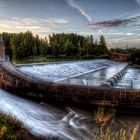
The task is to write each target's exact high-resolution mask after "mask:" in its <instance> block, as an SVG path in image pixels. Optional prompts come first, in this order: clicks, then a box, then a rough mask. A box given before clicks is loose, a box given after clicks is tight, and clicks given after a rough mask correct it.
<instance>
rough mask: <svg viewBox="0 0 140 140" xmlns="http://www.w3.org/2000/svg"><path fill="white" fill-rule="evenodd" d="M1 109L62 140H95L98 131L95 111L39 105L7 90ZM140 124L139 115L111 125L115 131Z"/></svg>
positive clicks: (1, 94) (0, 100)
mask: <svg viewBox="0 0 140 140" xmlns="http://www.w3.org/2000/svg"><path fill="white" fill-rule="evenodd" d="M0 106H1V110H2V111H4V112H6V113H11V114H13V115H14V116H16V117H17V119H19V120H20V121H22V122H23V124H24V125H25V126H26V127H27V128H29V130H30V131H31V132H33V133H34V134H36V135H43V136H45V137H48V138H54V137H57V138H59V139H60V140H94V139H95V134H96V133H97V132H98V127H97V124H96V123H95V120H94V112H92V111H91V112H90V111H85V110H82V109H77V108H73V107H61V108H60V107H56V106H53V105H49V104H47V103H45V104H44V103H41V104H38V103H35V102H32V101H29V100H25V99H22V98H20V97H17V96H15V95H12V94H10V93H7V92H5V91H3V90H0ZM139 121H140V118H139V117H135V116H131V117H129V116H117V118H116V119H115V120H114V121H112V122H111V123H110V124H109V126H111V131H119V130H120V127H122V128H127V129H129V131H132V130H133V128H134V127H135V126H136V124H137V123H138V122H139ZM139 130H140V129H139ZM138 132H139V131H138ZM139 135H140V133H138V134H137V136H139Z"/></svg>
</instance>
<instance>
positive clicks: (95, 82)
mask: <svg viewBox="0 0 140 140" xmlns="http://www.w3.org/2000/svg"><path fill="white" fill-rule="evenodd" d="M126 65H127V63H119V62H114V61H110V60H90V61H70V62H59V63H48V64H29V65H18V66H17V69H18V70H19V71H21V72H23V73H24V74H26V75H28V76H30V77H32V78H35V79H39V80H42V81H53V82H57V83H67V84H74V85H75V84H78V85H86V86H99V85H101V84H102V83H103V82H105V81H106V80H108V79H110V78H111V77H113V76H114V75H115V74H116V73H118V72H119V71H121V70H122V69H123V68H124V67H125V66H126Z"/></svg>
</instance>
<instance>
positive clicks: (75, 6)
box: [66, 0, 92, 23]
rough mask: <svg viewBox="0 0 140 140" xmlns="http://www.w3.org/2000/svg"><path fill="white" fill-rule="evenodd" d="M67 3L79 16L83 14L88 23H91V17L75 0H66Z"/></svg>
mask: <svg viewBox="0 0 140 140" xmlns="http://www.w3.org/2000/svg"><path fill="white" fill-rule="evenodd" d="M66 2H67V3H68V5H69V6H70V7H72V8H73V9H75V10H76V11H78V12H79V13H80V14H81V16H83V17H84V18H85V19H86V20H87V22H88V23H91V21H92V19H91V17H90V16H89V15H88V14H87V13H86V11H85V10H84V9H83V8H82V7H81V6H80V5H79V4H78V3H77V2H76V1H75V0H66Z"/></svg>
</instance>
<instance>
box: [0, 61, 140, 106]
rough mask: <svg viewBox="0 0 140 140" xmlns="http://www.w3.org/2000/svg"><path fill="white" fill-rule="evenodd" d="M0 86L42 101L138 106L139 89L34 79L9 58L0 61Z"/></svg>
mask: <svg viewBox="0 0 140 140" xmlns="http://www.w3.org/2000/svg"><path fill="white" fill-rule="evenodd" d="M0 86H1V88H3V89H5V90H7V91H10V92H12V93H15V94H17V95H19V96H24V97H27V98H30V99H34V100H37V101H43V102H47V101H52V102H55V103H56V102H57V103H64V104H79V105H105V106H115V107H127V108H140V90H130V89H125V90H124V89H114V88H106V87H85V86H78V85H77V86H76V85H65V84H55V83H51V82H50V83H49V82H38V81H35V80H33V79H30V78H29V77H26V76H25V75H23V74H22V73H20V72H19V71H18V70H16V68H15V67H14V66H12V65H11V64H10V63H9V62H4V63H2V64H0Z"/></svg>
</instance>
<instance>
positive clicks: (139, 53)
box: [110, 48, 140, 64]
mask: <svg viewBox="0 0 140 140" xmlns="http://www.w3.org/2000/svg"><path fill="white" fill-rule="evenodd" d="M110 51H111V52H117V53H123V54H128V56H129V61H131V62H133V63H135V64H140V49H138V48H126V49H120V48H115V49H110Z"/></svg>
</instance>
